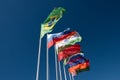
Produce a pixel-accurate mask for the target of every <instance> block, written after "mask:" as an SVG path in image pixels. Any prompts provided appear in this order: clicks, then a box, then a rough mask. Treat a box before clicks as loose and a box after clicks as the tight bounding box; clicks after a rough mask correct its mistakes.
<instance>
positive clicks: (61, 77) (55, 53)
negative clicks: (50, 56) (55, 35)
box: [55, 48, 62, 80]
mask: <svg viewBox="0 0 120 80" xmlns="http://www.w3.org/2000/svg"><path fill="white" fill-rule="evenodd" d="M55 54H57V51H56V48H55ZM58 65H59V73H60V80H62V73H61V65H60V61H59V62H58Z"/></svg>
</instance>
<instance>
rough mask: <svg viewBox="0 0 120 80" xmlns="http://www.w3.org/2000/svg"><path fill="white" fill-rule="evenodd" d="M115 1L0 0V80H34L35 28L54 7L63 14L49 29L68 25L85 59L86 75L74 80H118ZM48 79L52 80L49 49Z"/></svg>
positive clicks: (119, 10) (119, 14) (119, 13)
mask: <svg viewBox="0 0 120 80" xmlns="http://www.w3.org/2000/svg"><path fill="white" fill-rule="evenodd" d="M119 3H120V1H119V0H0V80H35V76H36V65H37V54H38V42H39V33H40V24H41V23H42V22H43V21H44V20H45V19H46V17H47V16H48V14H49V13H50V12H51V10H52V9H53V8H54V7H59V6H61V7H64V8H65V9H66V13H65V14H64V16H63V18H62V19H61V20H60V21H59V22H58V23H57V24H56V27H55V29H54V31H53V33H54V32H60V31H63V30H64V29H66V28H68V27H70V28H71V29H73V30H77V31H78V32H79V33H80V35H81V36H82V37H83V41H82V42H81V43H80V44H81V46H82V49H83V51H84V52H85V56H86V57H87V58H89V59H90V65H91V67H90V71H89V72H83V73H80V74H79V75H78V76H77V77H75V80H120V76H119V74H120V69H119V68H120V64H119V62H120V58H119V56H120V54H119V53H120V5H119ZM45 48H46V37H44V38H43V40H42V48H41V49H42V51H41V53H42V58H41V66H40V75H39V77H40V79H39V80H45V79H46V78H45V72H46V70H45V62H46V60H45V57H46V49H45ZM49 54H50V58H49V59H50V68H51V69H50V74H51V75H50V80H55V75H54V74H55V72H54V67H53V65H54V61H53V60H54V59H53V58H54V48H53V47H52V48H51V49H50V50H49Z"/></svg>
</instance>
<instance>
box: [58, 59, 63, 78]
mask: <svg viewBox="0 0 120 80" xmlns="http://www.w3.org/2000/svg"><path fill="white" fill-rule="evenodd" d="M58 63H59V72H60V80H62V73H61V65H60V61H59V62H58Z"/></svg>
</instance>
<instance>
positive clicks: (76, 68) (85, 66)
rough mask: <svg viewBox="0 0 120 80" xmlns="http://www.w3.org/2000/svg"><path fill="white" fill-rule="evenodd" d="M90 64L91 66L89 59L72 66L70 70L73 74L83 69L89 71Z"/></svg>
mask: <svg viewBox="0 0 120 80" xmlns="http://www.w3.org/2000/svg"><path fill="white" fill-rule="evenodd" d="M89 66H90V64H89V60H88V59H87V60H86V61H85V62H84V63H81V64H78V65H76V66H72V67H70V68H69V69H68V71H69V72H70V73H71V74H72V76H76V75H77V74H78V73H80V72H82V71H88V70H89Z"/></svg>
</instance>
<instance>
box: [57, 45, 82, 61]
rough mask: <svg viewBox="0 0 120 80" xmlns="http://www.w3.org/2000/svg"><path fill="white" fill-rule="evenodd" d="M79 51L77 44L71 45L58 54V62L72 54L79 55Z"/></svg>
mask: <svg viewBox="0 0 120 80" xmlns="http://www.w3.org/2000/svg"><path fill="white" fill-rule="evenodd" d="M80 51H81V47H80V45H79V44H74V45H71V46H69V47H67V48H65V49H64V50H62V51H61V52H58V60H59V61H61V60H62V59H65V58H68V57H70V56H71V55H73V54H76V53H79V52H80Z"/></svg>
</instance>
